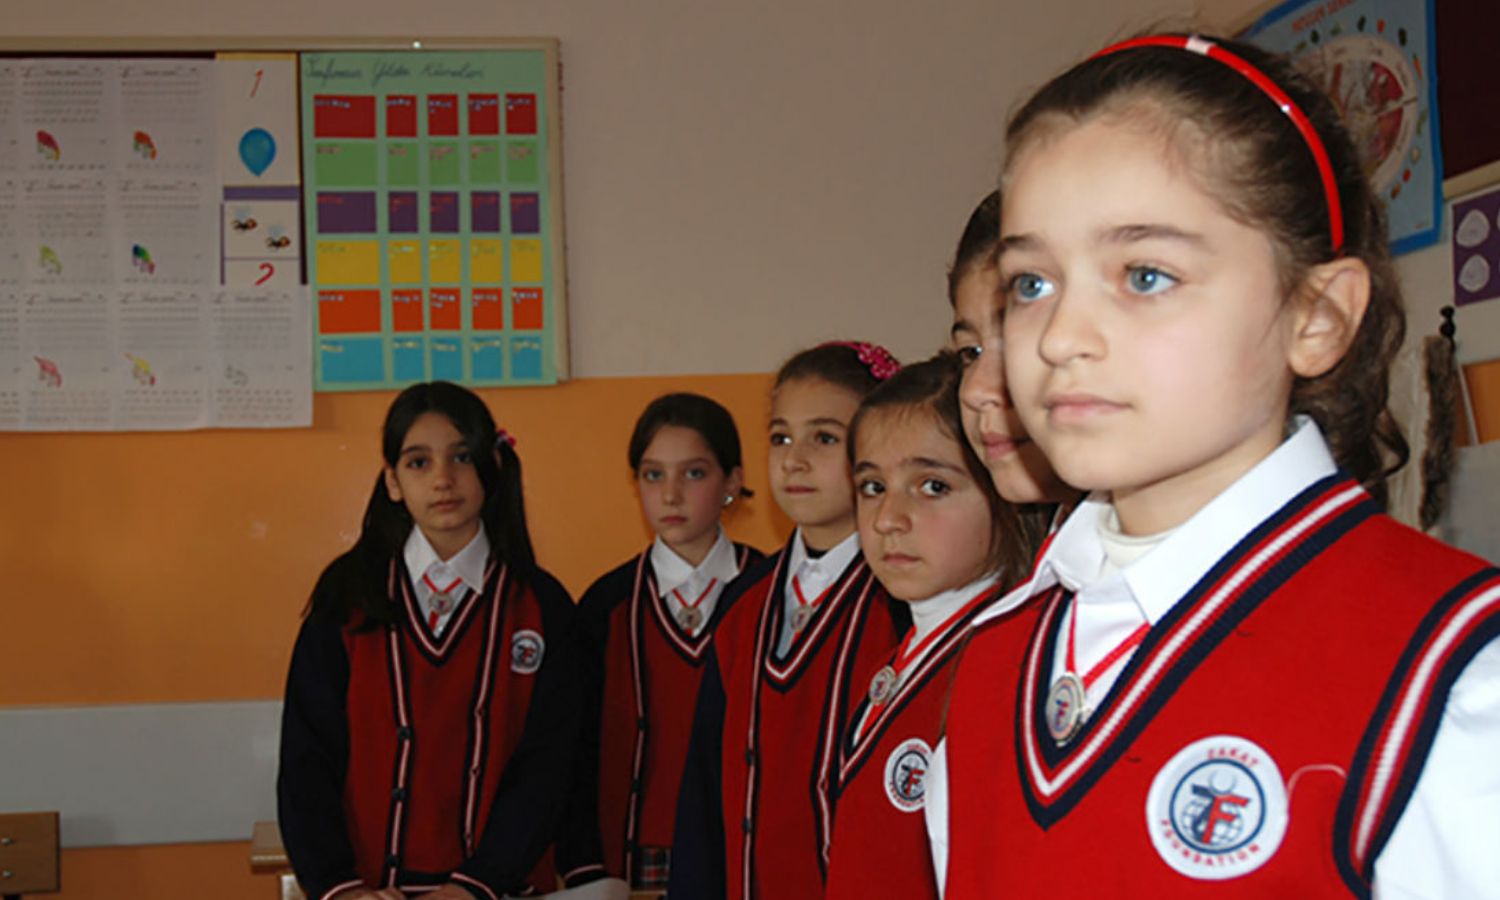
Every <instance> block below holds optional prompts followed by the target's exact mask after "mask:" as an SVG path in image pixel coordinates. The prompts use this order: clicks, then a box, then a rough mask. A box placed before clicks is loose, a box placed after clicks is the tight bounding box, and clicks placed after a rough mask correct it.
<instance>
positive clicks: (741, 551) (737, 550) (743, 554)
mask: <svg viewBox="0 0 1500 900" xmlns="http://www.w3.org/2000/svg"><path fill="white" fill-rule="evenodd" d="M765 558H766V555H765V554H764V553H762V552H761V551H760V549H759V548H756V547H752V546H750V545H749V544H741V543H740V542H739V541H735V542H734V559H735V561H736V562H739V563H740V571H741V572H745V571H746V570H748V569H750V568H751V567H752V566H754V565H756V564H757V563H759V562H760V561H761V560H763V559H765ZM742 560H743V562H741V561H742Z"/></svg>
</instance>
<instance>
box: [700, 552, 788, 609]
mask: <svg viewBox="0 0 1500 900" xmlns="http://www.w3.org/2000/svg"><path fill="white" fill-rule="evenodd" d="M779 558H780V554H772V555H771V556H767V557H762V558H761V559H758V560H756V561H755V562H754V563H753V564H750V565H748V566H746V567H745V569H744V570H743V571H741V572H740V574H739V575H737V576H735V579H734V580H733V581H731V582H729V584H727V585H725V586H724V593H723V594H721V595H720V596H719V604H718V607H717V608H716V609H715V610H714V620H715V626H716V627H718V626H722V624H723V623H725V622H726V621H729V620H733V619H742V618H744V617H745V616H749V617H751V618H752V619H753V618H754V617H755V612H754V610H758V609H759V607H760V603H758V602H756V601H757V600H763V599H764V598H765V596H766V594H767V593H769V591H770V590H771V588H772V586H773V585H772V582H773V581H774V580H775V577H776V563H777V560H778V559H779ZM746 597H749V598H751V599H749V600H747V601H746V602H743V603H742V602H740V601H741V600H742V599H744V598H746ZM746 610H750V611H749V612H747V611H746Z"/></svg>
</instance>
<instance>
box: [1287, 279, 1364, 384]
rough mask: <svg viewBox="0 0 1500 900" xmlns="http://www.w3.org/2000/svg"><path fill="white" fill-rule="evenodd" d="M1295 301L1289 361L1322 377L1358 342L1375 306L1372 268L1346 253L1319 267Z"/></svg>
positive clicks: (1299, 369) (1307, 375)
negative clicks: (1363, 323) (1368, 312)
mask: <svg viewBox="0 0 1500 900" xmlns="http://www.w3.org/2000/svg"><path fill="white" fill-rule="evenodd" d="M1303 290H1304V295H1303V299H1302V300H1301V301H1300V302H1298V303H1297V304H1296V305H1295V312H1294V316H1295V320H1294V330H1293V332H1292V343H1291V348H1290V351H1289V356H1288V362H1289V363H1290V364H1291V368H1292V371H1293V372H1294V373H1296V374H1297V375H1298V376H1299V377H1301V378H1317V377H1318V376H1319V375H1322V374H1324V373H1326V372H1328V371H1329V370H1330V369H1332V368H1333V367H1334V366H1336V365H1338V363H1339V360H1341V359H1343V358H1344V354H1345V353H1347V352H1348V351H1349V345H1350V344H1352V343H1354V336H1355V335H1356V334H1358V333H1359V323H1360V322H1361V321H1363V320H1364V317H1365V309H1366V308H1367V307H1368V306H1369V305H1370V270H1369V268H1368V267H1367V266H1366V265H1365V263H1364V260H1360V259H1351V258H1341V259H1336V260H1333V261H1332V262H1326V263H1323V264H1322V265H1319V266H1314V267H1313V269H1312V271H1311V272H1309V273H1308V275H1307V280H1306V281H1305V282H1304V283H1303Z"/></svg>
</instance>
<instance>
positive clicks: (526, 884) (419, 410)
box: [277, 382, 581, 900]
mask: <svg viewBox="0 0 1500 900" xmlns="http://www.w3.org/2000/svg"><path fill="white" fill-rule="evenodd" d="M381 455H382V457H383V458H384V467H383V468H382V470H381V473H380V475H379V476H378V477H377V479H376V483H375V488H374V491H373V493H372V494H371V496H370V500H369V504H368V506H367V507H366V510H365V516H364V526H363V529H362V530H361V532H360V536H359V538H358V540H356V542H355V544H354V546H353V547H352V548H351V549H350V550H349V551H348V552H346V553H344V554H343V555H341V556H339V557H338V558H337V559H335V560H334V561H333V562H332V563H331V564H330V565H329V566H328V568H327V569H325V570H324V572H323V574H322V576H321V577H320V578H319V579H318V582H317V585H316V586H315V587H314V588H313V593H312V598H311V601H310V603H309V607H308V611H307V614H306V618H305V619H304V620H303V623H302V628H301V631H300V632H299V634H298V636H297V642H296V645H295V647H294V648H293V651H292V661H291V669H290V672H289V674H288V676H287V689H286V703H285V707H284V709H283V714H282V728H281V765H280V772H279V774H278V779H277V800H278V811H279V815H278V818H279V820H280V825H281V834H282V839H283V841H284V843H285V846H286V849H287V854H288V856H289V858H290V860H291V863H292V867H293V869H294V870H295V872H296V874H297V878H298V880H299V881H300V882H301V884H302V887H303V889H304V891H305V892H306V893H307V895H308V896H309V897H313V898H331V897H339V898H340V900H355V898H366V897H377V898H396V897H401V896H403V892H421V893H424V895H425V896H428V897H433V898H443V900H448V898H467V897H482V898H489V900H498V898H499V897H501V896H502V895H505V894H511V895H519V894H523V893H527V892H530V891H533V890H535V891H546V890H550V889H552V888H553V887H555V884H556V881H555V878H553V877H552V875H551V872H550V869H548V868H547V867H545V866H543V867H538V860H539V859H540V858H541V857H542V855H543V853H544V851H545V850H546V848H547V847H548V845H549V844H551V843H552V840H553V837H554V833H555V830H556V827H557V822H558V819H559V815H558V811H559V810H560V804H558V802H557V798H558V797H559V796H563V795H564V794H565V793H566V790H567V784H568V779H569V774H570V768H571V763H572V758H573V750H574V747H575V745H576V743H577V732H578V709H579V703H580V699H581V691H580V676H579V674H578V671H577V667H578V665H579V659H578V651H577V647H576V644H577V638H576V636H575V635H574V633H573V622H572V616H573V604H572V602H571V600H570V598H569V597H568V595H567V592H566V591H565V590H564V589H563V588H562V586H561V585H559V584H558V583H557V581H556V580H554V579H553V578H552V576H551V575H549V574H547V573H546V572H545V571H544V570H543V569H541V568H540V567H539V566H538V565H537V564H536V560H535V556H534V554H533V552H532V547H531V540H530V537H529V535H528V532H527V528H526V517H525V507H524V503H523V500H522V494H521V461H520V457H518V456H517V455H516V452H515V449H514V447H513V445H512V439H511V438H509V436H508V435H506V434H505V433H504V432H499V433H498V434H497V432H496V429H495V423H494V420H493V419H492V418H491V417H490V413H489V410H488V409H486V408H485V405H484V403H483V401H481V400H480V399H479V398H478V397H477V396H475V395H474V394H473V393H471V392H470V391H468V390H466V389H464V388H462V387H458V386H456V385H453V384H448V383H446V382H432V383H429V384H418V385H414V386H412V387H410V388H407V389H406V390H404V391H402V392H401V394H400V395H398V396H397V397H396V399H395V401H394V402H393V403H392V404H391V407H390V410H389V411H388V412H387V414H386V418H385V425H384V428H383V431H382V437H381ZM534 870H535V871H534Z"/></svg>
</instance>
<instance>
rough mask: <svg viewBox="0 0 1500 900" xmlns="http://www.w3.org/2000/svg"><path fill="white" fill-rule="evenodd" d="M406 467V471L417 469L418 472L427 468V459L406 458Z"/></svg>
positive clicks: (417, 457)
mask: <svg viewBox="0 0 1500 900" xmlns="http://www.w3.org/2000/svg"><path fill="white" fill-rule="evenodd" d="M406 467H407V468H408V469H418V470H421V469H425V468H427V457H425V456H408V457H407V458H406Z"/></svg>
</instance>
